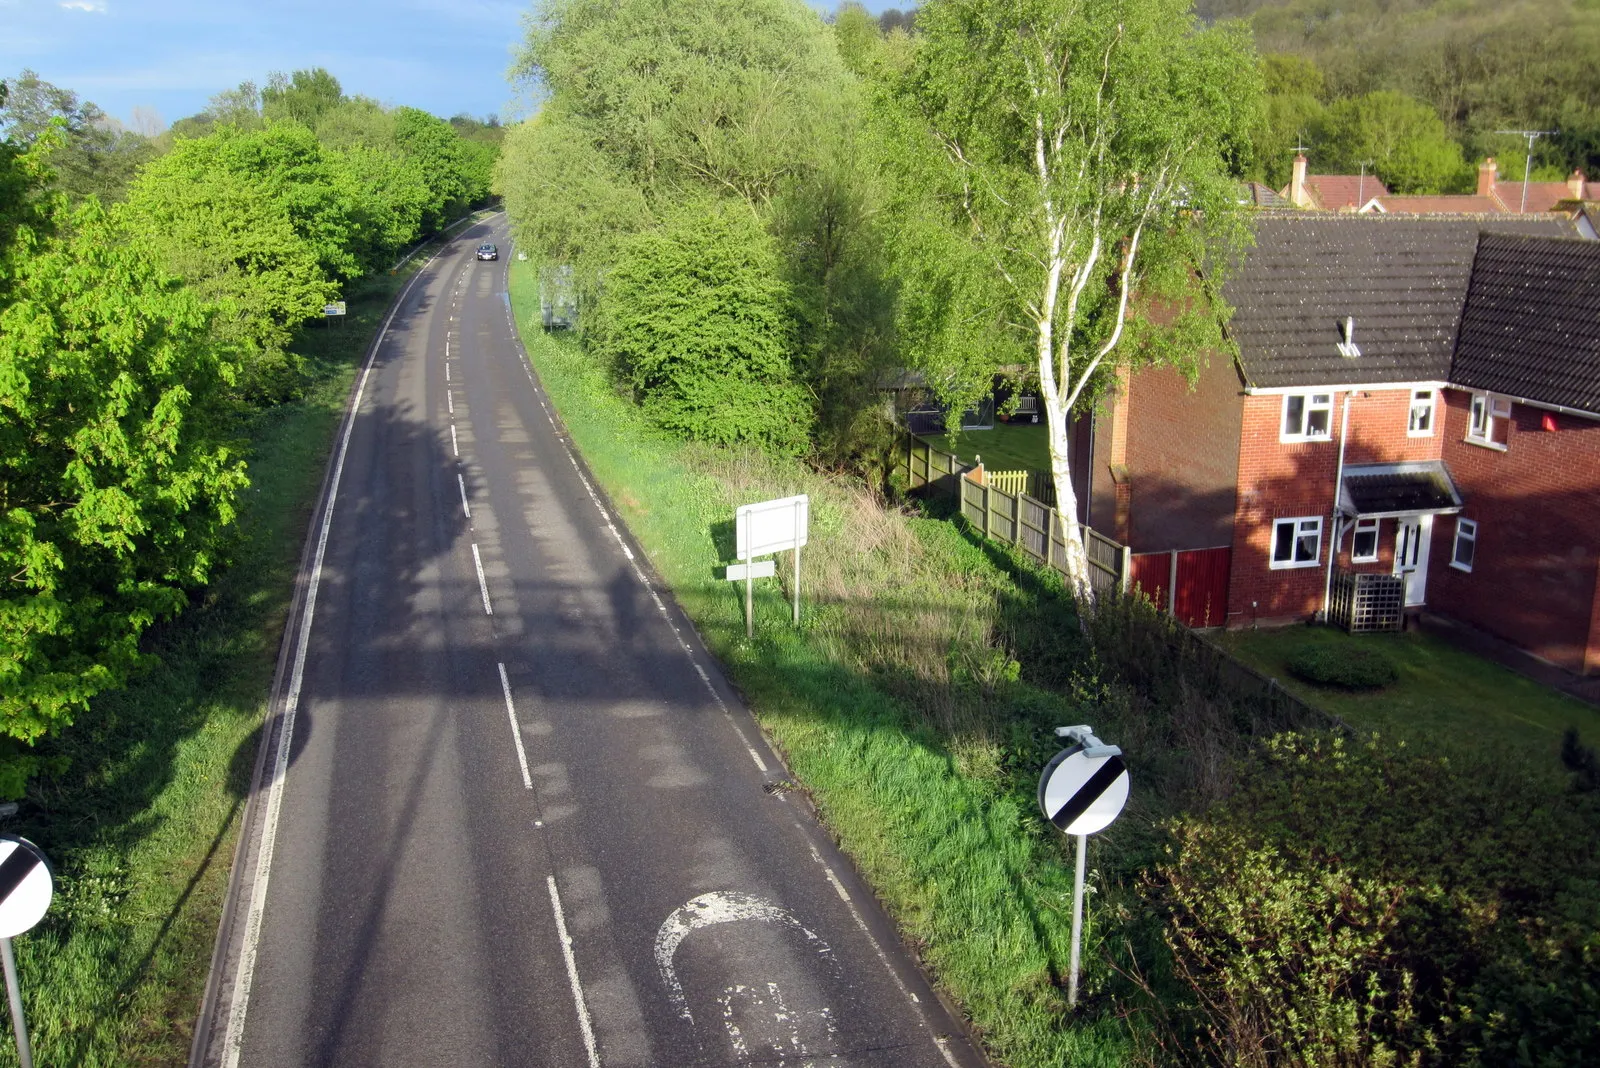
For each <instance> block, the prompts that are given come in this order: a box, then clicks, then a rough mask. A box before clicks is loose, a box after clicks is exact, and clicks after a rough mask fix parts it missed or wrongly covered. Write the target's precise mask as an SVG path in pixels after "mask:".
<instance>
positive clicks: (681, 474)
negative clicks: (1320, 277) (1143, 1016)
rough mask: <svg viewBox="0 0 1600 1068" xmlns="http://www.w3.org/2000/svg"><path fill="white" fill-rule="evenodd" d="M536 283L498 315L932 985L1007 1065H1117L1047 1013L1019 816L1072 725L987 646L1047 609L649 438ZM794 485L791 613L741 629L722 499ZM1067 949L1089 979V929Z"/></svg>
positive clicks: (905, 522) (717, 458) (1029, 823)
mask: <svg viewBox="0 0 1600 1068" xmlns="http://www.w3.org/2000/svg"><path fill="white" fill-rule="evenodd" d="M536 289H537V287H536V281H535V278H534V273H533V271H532V269H531V267H530V266H529V265H528V264H526V263H521V262H518V263H514V264H513V265H512V274H511V297H512V304H513V307H514V309H515V311H516V315H517V320H518V322H519V323H521V324H523V326H522V329H523V335H524V338H525V340H526V342H527V347H528V349H529V353H530V356H531V358H532V361H533V364H534V366H535V369H536V370H537V371H538V373H539V375H540V377H541V380H542V382H543V384H544V386H545V388H546V389H547V391H548V392H549V394H550V396H551V399H552V400H553V401H554V403H555V405H556V407H557V409H558V410H559V411H560V413H561V415H562V418H563V419H564V421H565V422H566V425H567V428H568V429H569V431H570V432H571V434H572V437H573V440H574V441H575V442H576V444H577V445H578V447H579V448H580V449H581V450H582V452H583V454H584V457H585V459H586V461H587V462H588V464H589V466H590V468H591V469H592V470H593V471H594V473H595V475H596V477H597V478H598V479H599V480H600V482H601V484H602V485H603V486H604V487H605V488H606V490H607V492H608V493H609V494H610V496H611V498H612V500H613V501H614V502H615V503H616V505H617V507H618V509H619V510H620V511H621V513H622V515H623V516H624V518H625V519H626V521H627V523H628V525H629V527H630V529H631V530H632V531H633V532H634V534H635V535H636V536H637V537H638V539H639V540H640V542H641V543H642V544H643V545H644V547H645V549H646V551H647V552H648V553H649V554H650V558H651V561H652V563H653V564H654V566H655V568H656V569H657V571H658V573H660V574H661V575H662V577H663V578H664V580H665V581H666V582H667V583H668V585H670V586H671V587H672V590H673V592H674V594H675V595H676V597H677V599H678V601H679V602H680V603H681V604H682V605H683V606H684V608H685V610H686V611H687V612H688V613H689V615H690V616H691V618H693V619H694V621H695V623H696V626H697V627H698V628H699V631H700V633H701V634H702V636H703V637H704V638H705V640H706V642H707V644H708V645H709V646H710V648H711V649H712V651H713V652H714V653H715V654H716V655H717V656H718V658H719V659H720V660H721V661H722V663H723V664H724V665H725V667H726V669H727V672H728V674H729V676H730V678H731V679H732V680H733V681H734V683H735V684H736V685H737V686H738V687H739V688H740V689H741V691H742V692H743V694H744V696H745V698H746V700H747V701H748V702H749V704H750V706H751V708H752V710H753V711H754V713H755V715H756V717H757V719H758V720H759V722H760V723H761V726H762V728H763V729H764V730H765V731H766V733H767V735H768V737H769V738H770V739H771V740H772V741H773V742H774V744H775V745H776V746H777V748H778V749H779V750H780V751H781V752H782V753H783V754H784V757H785V759H786V761H787V763H788V765H789V767H790V769H791V770H792V771H793V772H794V773H795V775H796V776H797V777H798V778H799V779H800V780H801V782H802V783H803V785H804V787H805V789H806V790H807V791H808V792H809V794H810V796H811V798H812V799H813V801H814V803H815V804H816V806H817V808H818V810H819V811H820V812H821V814H822V816H823V818H824V820H825V821H826V823H827V825H828V827H829V828H830V829H831V831H832V832H833V834H834V835H835V836H836V837H837V839H838V840H839V842H840V844H841V846H842V847H843V848H844V850H845V851H846V852H847V853H848V854H849V855H850V856H851V857H852V859H853V860H854V862H855V863H856V864H857V866H858V867H859V868H860V870H861V872H862V874H863V875H864V876H865V878H866V879H867V881H868V882H869V883H870V884H871V885H872V886H873V887H874V888H875V889H876V891H877V892H878V894H879V895H880V897H881V899H882V900H883V901H884V903H885V904H886V906H887V907H888V909H889V911H890V913H891V914H892V915H893V916H894V917H895V918H896V920H897V921H898V923H899V925H900V929H901V931H902V934H903V936H904V937H905V938H906V939H907V941H908V942H909V943H911V944H912V945H913V946H914V947H915V948H916V949H917V950H918V951H919V952H920V953H921V955H922V957H923V959H924V960H925V962H926V963H927V964H928V965H929V967H930V969H931V971H932V973H933V975H934V977H935V980H936V982H938V983H939V984H940V985H941V986H942V987H943V989H944V990H945V991H947V992H948V993H949V994H950V995H952V996H953V997H954V998H955V1000H956V1001H957V1002H959V1004H960V1005H961V1006H962V1007H963V1008H964V1009H965V1011H966V1012H967V1013H968V1014H969V1015H970V1017H971V1019H972V1021H973V1022H974V1024H975V1026H976V1029H977V1030H978V1031H979V1033H980V1034H981V1035H982V1036H983V1039H984V1041H985V1044H986V1046H987V1047H988V1049H989V1051H990V1052H991V1053H992V1054H994V1055H995V1056H996V1057H997V1058H999V1059H1000V1060H1001V1061H1003V1062H1005V1063H1009V1064H1013V1065H1017V1066H1019V1068H1020V1066H1045V1065H1049V1066H1059V1065H1065V1064H1073V1065H1112V1064H1122V1063H1126V1060H1127V1053H1128V1047H1127V1038H1126V1029H1125V1027H1124V1025H1123V1023H1122V1021H1121V1020H1120V1019H1119V1018H1117V1016H1116V1015H1115V1013H1114V1011H1113V1010H1112V1009H1111V1007H1110V1006H1109V1004H1108V1003H1106V1002H1105V1001H1095V1002H1094V1003H1093V1004H1091V1006H1090V1007H1089V1008H1088V1009H1087V1010H1086V1011H1084V1012H1082V1013H1080V1014H1079V1015H1077V1016H1071V1015H1069V1013H1068V1012H1067V1009H1066V1006H1065V999H1064V997H1063V990H1062V985H1063V980H1064V976H1065V973H1066V968H1067V956H1068V944H1067V943H1068V937H1069V931H1070V922H1071V921H1070V908H1071V890H1072V876H1071V869H1070V867H1069V864H1068V862H1067V860H1066V858H1067V853H1066V845H1065V842H1064V841H1062V840H1061V838H1060V836H1059V835H1056V834H1055V833H1054V831H1053V830H1052V829H1050V828H1048V826H1046V825H1045V824H1043V823H1042V821H1041V820H1039V819H1038V818H1036V816H1035V815H1034V813H1033V811H1032V808H1033V802H1032V796H1033V791H1034V789H1035V786H1036V783H1037V775H1038V772H1039V768H1040V766H1041V765H1042V764H1043V762H1044V760H1046V759H1047V758H1048V757H1049V755H1050V754H1051V753H1052V752H1054V750H1055V749H1056V748H1057V746H1056V743H1055V739H1054V737H1053V736H1052V735H1051V729H1052V728H1053V727H1054V726H1056V725H1058V724H1062V723H1073V722H1079V721H1080V719H1079V718H1077V717H1079V716H1080V714H1081V713H1080V710H1079V709H1078V707H1077V705H1076V704H1075V703H1074V702H1073V701H1072V700H1070V699H1068V698H1065V697H1062V696H1060V695H1057V694H1052V693H1048V692H1045V691H1043V690H1041V689H1037V688H1034V687H1032V686H1030V685H1028V684H1027V683H1026V682H1024V681H1023V680H1022V679H1021V677H1020V670H1021V669H1020V664H1019V662H1018V661H1017V660H1016V659H1014V658H1013V657H1012V656H1011V655H1010V653H1008V652H1007V651H1006V650H1007V648H1008V645H1007V642H1008V636H1014V635H1018V634H1021V633H1023V632H1024V631H1027V632H1034V633H1052V634H1065V635H1068V636H1071V635H1074V634H1076V626H1075V623H1074V619H1073V617H1072V615H1071V613H1070V609H1069V608H1067V607H1066V602H1065V601H1063V600H1061V599H1059V598H1056V597H1053V596H1046V595H1038V594H1039V593H1040V591H1037V590H1036V591H1035V595H1033V596H1029V595H1028V594H1027V593H1025V592H1024V591H1023V590H1021V589H1020V588H1019V586H1018V583H1017V581H1016V580H1015V579H1014V578H1013V577H1012V576H1011V575H1008V574H1007V573H1006V572H1005V571H1004V570H1003V569H1002V568H1000V567H997V566H996V564H995V561H994V560H993V559H992V558H991V555H990V553H989V552H988V551H986V549H984V548H983V547H980V546H978V545H976V544H974V543H973V542H972V541H971V540H969V539H968V538H966V537H964V536H963V535H962V533H961V532H960V531H959V530H958V529H957V528H956V527H955V526H953V525H952V524H950V523H948V522H946V521H943V520H939V519H929V518H915V517H910V516H904V515H900V514H897V513H893V512H888V511H885V510H884V509H883V507H882V506H881V503H880V502H879V501H877V500H875V499H874V498H872V497H871V496H870V494H868V493H867V492H866V491H865V490H863V489H861V488H860V487H858V486H856V485H854V484H852V483H849V482H845V481H836V480H832V479H829V478H826V477H824V476H822V475H819V474H817V473H815V472H812V471H810V470H808V469H805V468H803V467H801V466H799V465H796V464H790V463H780V462H776V461H768V460H765V459H762V458H759V457H753V456H748V455H739V456H735V455H733V454H730V453H726V452H719V451H715V450H710V449H702V448H696V447H693V446H685V445H683V444H681V443H677V442H673V441H669V440H667V439H665V438H664V437H662V436H660V435H657V434H655V433H653V432H652V431H651V430H649V429H648V428H647V427H645V426H643V425H642V424H641V423H640V421H639V416H638V413H637V410H636V409H634V408H632V407H631V406H630V405H628V404H627V403H625V402H624V401H623V400H621V399H620V398H619V397H617V396H616V394H615V393H614V391H613V390H612V389H611V388H610V386H609V385H608V384H607V381H606V378H605V375H604V372H603V370H602V369H600V368H597V367H595V366H594V363H593V361H592V360H590V359H588V358H587V357H585V356H584V355H583V353H582V352H581V351H580V350H579V349H578V347H577V345H576V344H575V343H573V342H572V341H570V340H567V339H563V338H554V337H550V336H547V335H545V334H544V333H543V332H542V331H541V330H540V329H539V327H538V302H537V291H536ZM799 492H805V493H809V494H810V495H811V500H812V544H811V546H810V547H808V548H807V550H806V556H805V569H806V573H805V575H804V576H803V578H802V582H803V588H804V590H805V602H804V606H803V607H804V613H805V616H804V624H803V626H802V627H801V628H800V629H798V630H796V629H795V628H793V627H792V626H791V625H790V623H789V619H788V606H787V604H786V603H785V595H786V590H785V589H784V588H783V586H782V580H780V579H772V580H763V582H762V583H761V585H760V586H759V587H758V590H759V596H758V598H757V606H756V612H757V625H756V626H757V629H756V638H755V639H754V640H746V638H745V637H744V624H743V619H742V608H741V602H740V590H737V589H734V586H735V585H737V584H733V583H728V582H725V581H721V580H719V579H718V578H717V577H716V576H717V569H718V565H719V564H721V563H725V562H726V561H727V560H728V559H729V558H730V557H731V556H732V550H731V545H730V544H729V541H730V537H731V530H730V528H731V525H732V518H733V511H734V508H735V506H736V505H737V504H740V503H746V502H749V501H754V500H760V499H763V498H765V497H776V496H782V495H785V494H789V493H799ZM786 567H787V565H786V564H784V563H783V562H781V561H780V564H779V567H778V572H779V575H786V574H787V573H788V572H787V571H786ZM1041 581H1043V580H1041ZM741 588H742V587H741ZM1057 644H1059V643H1057ZM1067 645H1069V646H1070V645H1071V642H1070V641H1069V642H1068V643H1067ZM1041 655H1043V654H1041ZM1060 655H1066V656H1070V655H1071V654H1070V652H1064V653H1061V654H1060ZM1137 823H1138V821H1137V820H1134V821H1133V824H1135V825H1136V824H1137ZM1119 826H1120V825H1119ZM1128 833H1132V834H1137V831H1136V830H1134V831H1130V832H1128ZM1116 836H1117V832H1108V834H1107V836H1105V837H1110V838H1115V837H1116ZM1097 841H1098V840H1097ZM1096 848H1099V846H1098V845H1097V847H1096ZM1097 878H1098V876H1097ZM1086 959H1087V961H1088V964H1087V967H1088V969H1089V977H1088V984H1087V985H1088V987H1089V989H1090V990H1095V989H1096V988H1097V984H1102V983H1103V980H1104V978H1105V977H1104V975H1103V973H1104V971H1105V967H1104V966H1103V964H1102V963H1101V962H1100V958H1099V955H1098V954H1097V953H1096V952H1095V949H1094V943H1093V940H1092V939H1091V941H1090V948H1089V952H1088V953H1087V954H1086Z"/></svg>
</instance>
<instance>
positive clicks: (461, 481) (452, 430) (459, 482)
mask: <svg viewBox="0 0 1600 1068" xmlns="http://www.w3.org/2000/svg"><path fill="white" fill-rule="evenodd" d="M455 429H456V428H455V427H451V428H450V437H451V440H452V442H453V441H454V440H455ZM456 485H457V486H460V487H461V510H462V511H463V512H465V513H466V515H467V518H468V519H471V518H472V509H471V508H470V507H468V506H467V480H466V479H465V478H463V477H462V476H461V472H460V471H457V472H456Z"/></svg>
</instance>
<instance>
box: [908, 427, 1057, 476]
mask: <svg viewBox="0 0 1600 1068" xmlns="http://www.w3.org/2000/svg"><path fill="white" fill-rule="evenodd" d="M1039 419H1040V421H1039V422H1037V423H1001V422H996V423H995V425H994V429H993V430H963V431H961V432H960V433H959V434H937V435H934V436H931V437H928V438H926V439H925V440H927V441H928V442H930V443H932V444H933V446H934V447H935V448H939V449H943V450H944V451H945V452H953V453H955V454H956V455H957V456H959V457H961V459H963V460H966V461H969V462H972V461H975V460H976V459H977V458H978V457H979V456H982V457H983V466H984V467H985V468H986V469H988V470H990V471H1049V470H1050V438H1049V430H1048V428H1047V427H1046V426H1045V424H1044V417H1043V416H1042V415H1041V416H1040V417H1039Z"/></svg>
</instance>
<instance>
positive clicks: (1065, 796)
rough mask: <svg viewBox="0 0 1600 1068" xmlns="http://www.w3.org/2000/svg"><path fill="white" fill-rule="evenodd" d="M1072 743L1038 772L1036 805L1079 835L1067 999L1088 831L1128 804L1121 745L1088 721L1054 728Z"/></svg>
mask: <svg viewBox="0 0 1600 1068" xmlns="http://www.w3.org/2000/svg"><path fill="white" fill-rule="evenodd" d="M1056 737H1058V738H1067V739H1070V740H1071V741H1072V742H1073V743H1074V744H1073V745H1072V747H1071V748H1068V749H1063V750H1062V751H1061V752H1059V753H1057V754H1056V755H1055V756H1054V757H1052V758H1051V759H1050V763H1048V764H1046V765H1045V767H1044V772H1043V774H1041V775H1040V776H1039V810H1040V811H1041V812H1043V813H1044V815H1045V818H1046V819H1048V820H1049V821H1050V822H1051V823H1053V824H1055V825H1056V827H1057V828H1059V829H1060V831H1061V832H1062V833H1063V834H1070V835H1073V836H1075V837H1076V838H1077V839H1078V858H1077V864H1076V865H1075V866H1074V877H1073V881H1072V953H1071V957H1070V959H1069V961H1068V975H1067V1004H1068V1005H1076V1004H1077V1003H1078V971H1079V946H1080V944H1081V941H1082V937H1083V878H1084V869H1085V867H1086V856H1087V852H1088V842H1089V836H1090V835H1091V834H1094V833H1095V832H1097V831H1103V830H1105V829H1106V828H1107V827H1109V826H1111V822H1112V821H1113V820H1115V819H1116V818H1117V816H1118V815H1119V814H1120V813H1121V812H1122V806H1124V805H1126V804H1127V803H1128V765H1127V764H1126V763H1125V762H1124V761H1123V759H1122V750H1121V749H1119V748H1118V747H1116V746H1114V745H1107V744H1105V743H1104V742H1102V741H1101V740H1100V739H1098V738H1096V737H1095V736H1094V729H1093V728H1092V727H1089V726H1088V725H1086V724H1085V725H1083V726H1078V727H1057V728H1056Z"/></svg>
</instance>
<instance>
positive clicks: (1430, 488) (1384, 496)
mask: <svg viewBox="0 0 1600 1068" xmlns="http://www.w3.org/2000/svg"><path fill="white" fill-rule="evenodd" d="M1339 511H1340V513H1341V514H1343V515H1347V516H1354V517H1355V518H1357V519H1390V518H1396V517H1399V516H1418V515H1450V514H1453V513H1455V512H1459V511H1461V494H1460V493H1459V492H1458V491H1457V490H1456V484H1455V482H1454V481H1453V480H1452V479H1451V478H1450V471H1449V469H1448V468H1446V467H1445V465H1444V461H1443V460H1416V461H1411V462H1408V463H1396V464H1349V465H1347V466H1346V467H1345V469H1344V480H1343V482H1342V483H1341V484H1340V486H1339Z"/></svg>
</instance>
